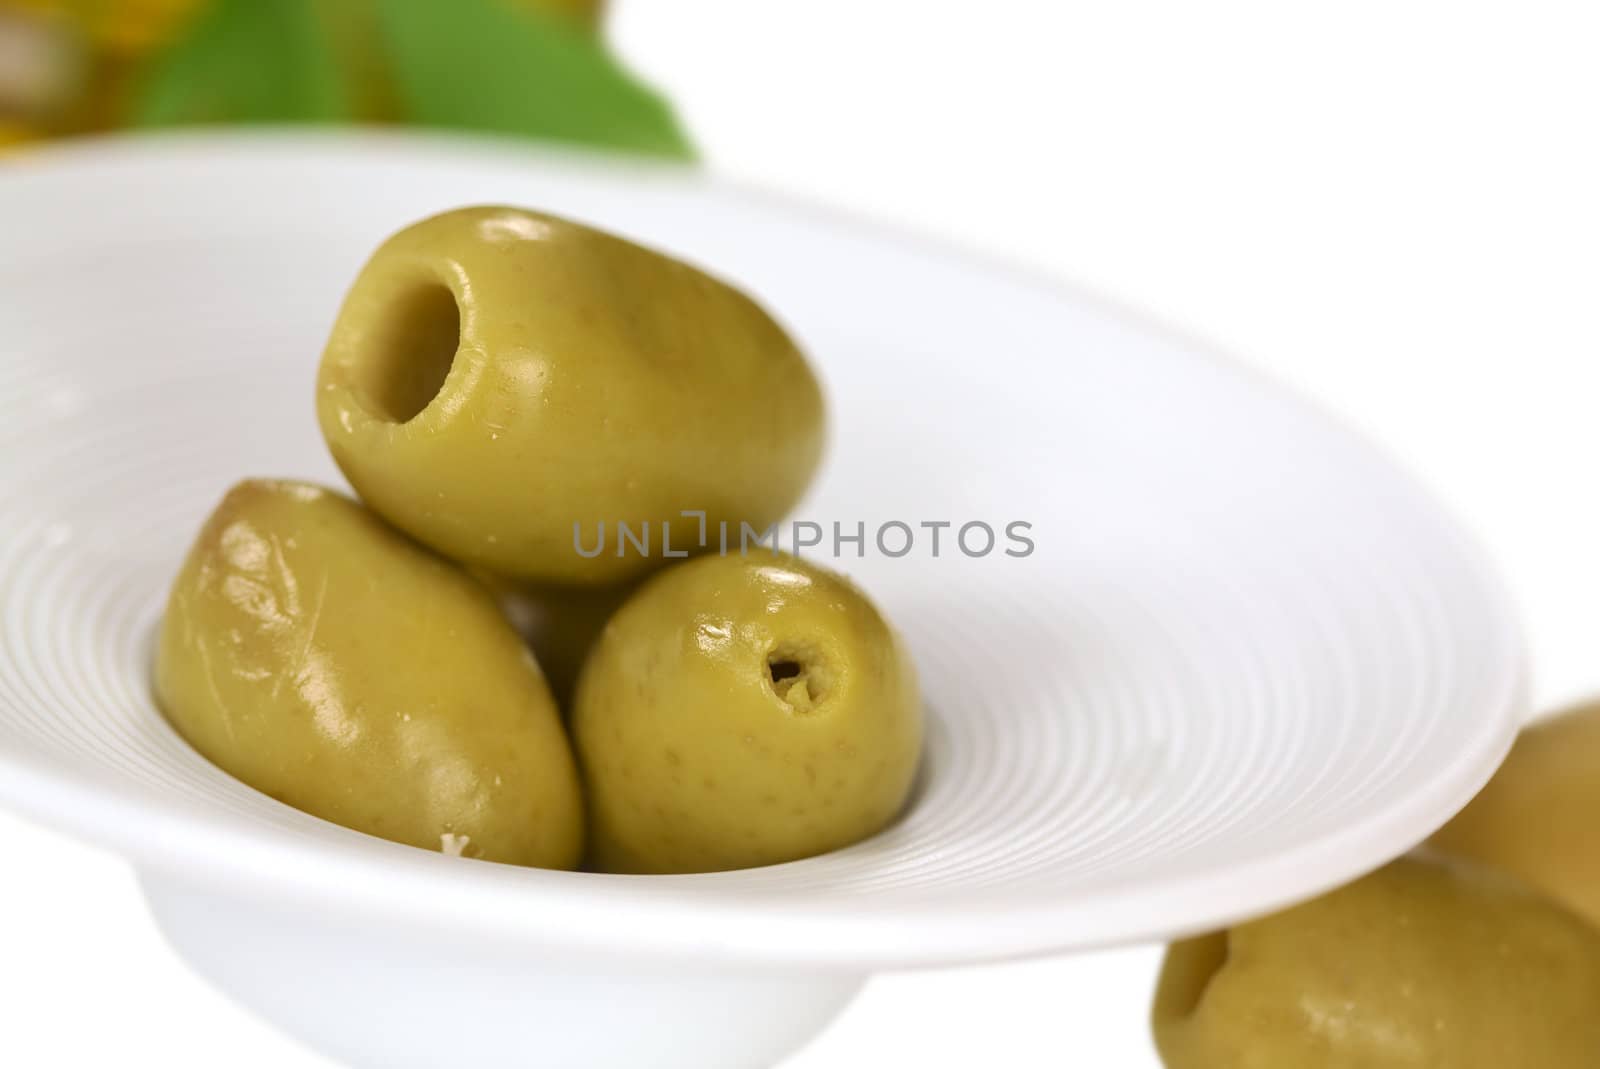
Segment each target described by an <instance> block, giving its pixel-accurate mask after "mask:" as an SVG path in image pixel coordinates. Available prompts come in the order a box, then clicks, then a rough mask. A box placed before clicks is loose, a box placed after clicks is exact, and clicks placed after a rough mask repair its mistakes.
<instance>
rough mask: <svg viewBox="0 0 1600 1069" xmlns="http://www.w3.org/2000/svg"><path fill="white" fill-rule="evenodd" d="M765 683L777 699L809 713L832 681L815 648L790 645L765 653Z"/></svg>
mask: <svg viewBox="0 0 1600 1069" xmlns="http://www.w3.org/2000/svg"><path fill="white" fill-rule="evenodd" d="M767 683H768V685H769V686H771V687H772V691H773V693H774V694H776V695H777V696H778V700H779V701H781V702H783V703H784V704H785V705H788V706H789V707H790V708H792V709H794V710H795V711H796V712H800V713H808V712H810V711H811V710H813V709H815V708H816V707H817V706H818V705H819V704H821V703H822V701H823V699H825V698H826V697H827V696H828V691H829V689H830V687H831V685H832V680H831V678H830V673H829V672H828V670H827V667H826V664H825V662H824V661H823V660H822V658H821V657H819V656H818V655H817V653H816V651H815V650H813V649H811V648H810V647H804V646H799V645H794V644H789V645H783V646H779V647H778V648H777V649H775V650H773V651H772V652H771V653H769V654H767Z"/></svg>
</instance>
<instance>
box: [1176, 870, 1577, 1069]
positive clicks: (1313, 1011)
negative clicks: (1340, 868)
mask: <svg viewBox="0 0 1600 1069" xmlns="http://www.w3.org/2000/svg"><path fill="white" fill-rule="evenodd" d="M1597 1007H1600V932H1597V931H1596V930H1595V929H1593V928H1592V927H1590V926H1589V925H1588V924H1587V923H1585V922H1584V921H1583V920H1582V919H1581V918H1579V917H1578V916H1577V915H1576V914H1573V913H1570V912H1568V911H1567V910H1566V909H1565V908H1563V907H1562V906H1560V905H1559V904H1557V903H1556V902H1554V901H1553V900H1551V899H1549V898H1546V897H1545V896H1544V895H1542V894H1540V893H1538V892H1536V891H1534V890H1532V889H1531V888H1528V887H1527V886H1525V885H1523V884H1521V883H1520V882H1518V881H1516V880H1515V879H1514V878H1512V877H1510V876H1507V875H1505V874H1503V873H1498V872H1494V871H1492V870H1488V869H1482V868H1478V867H1477V866H1473V865H1471V864H1469V863H1465V862H1460V861H1455V860H1450V859H1443V858H1438V857H1431V856H1421V855H1419V856H1414V857H1408V858H1402V859H1401V860H1399V861H1396V862H1394V863H1392V864H1390V865H1388V866H1386V867H1385V868H1382V869H1380V870H1378V871H1377V872H1375V873H1373V874H1372V875H1370V876H1367V877H1365V878H1363V879H1360V880H1357V881H1355V882H1354V883H1352V884H1349V885H1348V886H1346V887H1343V888H1340V889H1339V890H1336V891H1333V892H1331V893H1329V894H1327V895H1324V896H1323V897H1321V898H1318V899H1315V900H1313V901H1311V902H1307V903H1305V904H1304V905H1300V906H1296V907H1294V908H1292V909H1288V910H1285V911H1284V912H1282V913H1278V914H1275V915H1273V916H1270V917H1265V918H1262V919H1260V920H1255V921H1250V922H1248V923H1245V924H1240V925H1236V926H1235V927H1233V928H1231V929H1229V930H1227V931H1225V932H1218V933H1215V934H1212V935H1206V936H1201V937H1199V938H1196V939H1189V940H1185V941H1183V942H1180V943H1175V944H1173V946H1172V947H1171V948H1170V949H1169V951H1168V953H1167V959H1166V962H1165V964H1164V966H1163V968H1162V972H1161V979H1160V982H1159V984H1158V986H1157V989H1156V997H1155V1008H1154V1013H1153V1026H1154V1030H1155V1038H1156V1045H1157V1047H1158V1048H1159V1049H1160V1052H1161V1057H1162V1060H1163V1061H1164V1063H1165V1064H1166V1065H1167V1067H1168V1069H1507V1067H1510V1066H1529V1067H1532V1066H1538V1067H1539V1069H1587V1067H1592V1066H1594V1065H1597V1064H1600V1013H1596V1012H1595V1011H1596V1008H1597Z"/></svg>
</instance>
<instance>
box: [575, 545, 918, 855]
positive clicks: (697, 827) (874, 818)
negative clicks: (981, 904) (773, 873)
mask: <svg viewBox="0 0 1600 1069" xmlns="http://www.w3.org/2000/svg"><path fill="white" fill-rule="evenodd" d="M573 733H574V741H575V742H576V744H577V748H578V755H579V761H580V764H581V765H582V767H583V772H584V780H585V785H586V788H587V790H588V797H589V812H590V821H591V823H590V839H591V844H592V854H591V861H592V863H593V864H594V865H595V866H596V867H598V868H600V869H602V870H604V871H610V872H654V873H669V872H709V871H716V870H723V869H736V868H745V867H749V866H753V865H765V864H772V863H775V862H780V861H790V860H794V859H797V858H803V857H809V856H811V855H814V854H820V853H823V852H825V851H828V850H833V849H836V848H838V847H842V846H847V845H849V844H851V843H853V842H856V841H858V840H860V839H864V838H866V837H867V836H869V835H872V834H873V833H875V832H877V831H879V830H880V829H881V828H883V827H884V826H885V825H886V824H887V823H888V822H889V821H890V820H892V819H893V818H894V817H895V815H896V814H897V813H898V812H899V811H900V808H901V806H902V805H903V803H904V802H905V799H906V794H907V791H908V790H909V788H910V786H911V782H912V778H913V776H914V774H915V772H916V768H917V761H918V756H919V750H920V745H921V737H922V707H921V702H920V700H919V698H918V692H917V680H916V673H915V671H914V669H913V667H912V664H911V660H910V657H909V656H908V654H907V652H906V650H905V648H904V646H903V645H902V643H901V641H900V639H899V638H898V636H897V635H896V634H895V632H894V630H893V629H892V628H891V627H890V626H889V624H888V622H887V621H886V620H885V619H884V618H883V616H882V615H881V614H880V613H879V612H878V610H877V609H876V607H874V606H873V604H872V602H870V601H869V600H868V599H867V598H866V596H865V595H863V594H862V593H861V591H859V590H858V589H856V588H855V587H854V586H853V585H851V584H850V583H849V582H848V581H847V580H845V579H844V578H843V577H841V576H839V575H836V574H834V573H832V572H830V571H828V570H826V569H824V568H821V567H818V566H817V565H814V564H811V563H809V562H805V561H801V560H797V559H795V558H793V557H788V556H773V555H769V554H767V553H757V554H754V555H752V556H748V557H745V556H739V555H729V556H706V557H701V558H698V559H695V560H691V561H688V562H686V563H683V564H679V565H676V566H674V567H672V568H670V569H668V570H667V571H665V572H663V573H661V574H659V575H657V576H655V577H653V578H651V579H650V580H649V581H647V582H646V583H645V584H644V585H643V586H642V587H641V588H640V589H639V590H638V591H637V592H636V593H635V594H634V595H633V596H632V597H631V598H629V599H628V601H627V602H626V603H625V604H624V605H623V606H622V608H621V609H619V610H618V611H617V612H616V613H615V614H614V615H613V616H612V617H611V620H610V622H609V623H607V625H606V628H605V630H604V632H602V634H601V636H600V640H599V642H598V643H597V644H596V646H595V648H594V650H593V651H592V652H591V653H590V655H589V658H588V660H587V661H586V662H585V664H584V668H583V674H582V675H581V676H580V677H579V680H578V694H577V700H576V706H575V708H574V711H573Z"/></svg>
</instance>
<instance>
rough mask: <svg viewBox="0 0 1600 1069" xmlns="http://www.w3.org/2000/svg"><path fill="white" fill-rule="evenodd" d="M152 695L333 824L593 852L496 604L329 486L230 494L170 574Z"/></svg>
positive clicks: (187, 731)
mask: <svg viewBox="0 0 1600 1069" xmlns="http://www.w3.org/2000/svg"><path fill="white" fill-rule="evenodd" d="M155 689H156V696H157V699H158V700H159V702H160V704H161V707H162V709H163V710H164V711H165V713H166V715H167V718H168V720H170V721H171V723H172V725H173V726H174V727H175V728H177V730H178V732H179V733H180V734H181V735H183V737H184V738H185V739H187V740H188V741H189V743H190V744H191V745H193V746H194V748H195V749H196V750H198V751H199V752H200V753H201V754H202V755H204V756H205V757H207V758H209V759H210V760H211V761H212V762H213V763H215V764H216V765H218V766H219V767H221V768H222V769H223V770H224V771H226V772H228V773H230V774H232V775H233V776H235V777H237V778H238V779H240V780H242V781H244V782H245V783H247V784H249V785H250V786H252V787H254V788H256V789H257V790H259V791H262V792H263V793H265V794H269V795H271V796H272V797H274V798H277V799H279V800H280V801H283V802H286V803H288V804H289V805H292V806H295V807H296V808H298V809H302V810H305V811H306V812H308V813H311V814H314V815H316V816H319V817H322V818H324V819H326V820H330V821H333V822H334V823H336V824H342V825H344V826H346V827H349V828H354V829H356V830H357V831H363V832H367V833H368V834H371V835H376V836H380V837H382V838H384V839H391V840H394V841H395V842H401V843H409V844H410V845H412V846H419V847H424V848H428V849H433V850H443V851H446V852H449V853H460V854H464V855H466V856H469V857H478V858H485V859H489V860H493V861H505V862H510V863H513V864H520V865H537V866H542V867H547V868H572V867H574V866H575V865H576V864H577V862H578V860H579V858H580V855H581V853H582V848H583V813H582V798H581V792H580V789H579V786H578V780H577V772H576V767H575V765H574V762H573V760H572V754H571V751H570V749H569V747H568V745H567V741H566V738H565V736H564V735H563V733H562V728H561V723H560V720H559V718H558V716H557V714H556V710H555V703H554V701H553V700H552V699H551V697H550V690H549V688H548V687H547V686H546V685H545V682H544V678H543V676H542V675H541V674H540V672H539V667H538V665H537V663H536V662H535V661H534V659H533V656H532V655H531V654H530V653H529V652H528V650H527V648H526V647H525V646H524V645H523V644H522V641H521V639H519V638H518V636H517V634H516V632H515V631H513V630H512V629H511V627H510V626H509V625H508V624H507V623H506V622H505V620H504V619H503V618H502V617H501V616H500V613H499V610H498V608H497V606H496V605H495V602H494V598H493V597H492V596H491V595H490V594H489V592H488V591H487V590H486V589H485V588H484V587H483V586H482V585H481V584H480V583H478V582H477V580H475V579H473V578H472V577H471V576H469V575H467V574H466V573H465V572H463V571H462V570H461V569H460V568H458V567H457V566H456V565H454V564H451V563H450V562H448V561H446V560H443V559H441V558H439V557H437V556H435V555H434V554H432V553H430V552H428V551H427V550H424V549H422V548H421V547H419V546H417V545H416V544H415V543H413V542H411V541H410V540H409V539H407V538H405V537H404V536H402V535H400V534H398V533H396V532H395V531H393V530H391V529H390V528H389V527H387V526H386V525H384V524H383V523H382V522H381V521H380V520H378V519H377V518H376V517H375V516H373V515H372V514H371V513H369V512H368V511H367V510H365V509H363V508H362V507H361V506H360V505H357V504H356V503H354V502H353V501H350V500H349V499H348V498H345V497H343V496H341V495H339V494H336V493H333V492H332V491H329V490H325V489H322V488H321V487H317V486H311V485H307V484H305V483H293V482H274V481H266V480H248V481H246V482H242V483H240V484H239V485H237V486H235V487H234V488H233V489H232V490H230V491H229V492H228V494H227V496H225V497H224V498H223V499H222V503H221V504H220V505H218V506H217V509H216V511H215V512H213V513H212V514H211V517H210V518H209V519H208V520H207V521H206V523H205V525H204V527H203V528H202V529H201V531H200V535H199V537H198V539H197V540H196V541H195V544H194V547H193V548H192V549H191V550H190V551H189V556H188V558H187V559H186V560H185V561H184V563H183V567H182V570H181V571H180V572H179V573H178V577H177V580H176V581H175V582H174V584H173V587H172V593H171V596H170V598H169V600H168V602H167V612H166V617H165V619H164V620H163V621H162V627H161V637H160V643H159V647H158V650H157V655H156V666H155Z"/></svg>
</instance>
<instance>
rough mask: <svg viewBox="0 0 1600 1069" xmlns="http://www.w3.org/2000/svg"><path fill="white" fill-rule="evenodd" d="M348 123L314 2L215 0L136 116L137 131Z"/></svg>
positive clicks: (158, 73) (147, 90)
mask: <svg viewBox="0 0 1600 1069" xmlns="http://www.w3.org/2000/svg"><path fill="white" fill-rule="evenodd" d="M441 6H443V5H441ZM348 117H350V108H349V105H348V102H347V100H346V93H345V87H344V83H343V80H342V78H341V76H340V73H339V65H338V60H337V58H336V57H335V55H334V53H333V50H332V49H331V48H330V47H329V44H328V40H327V36H326V34H325V32H324V28H323V25H322V23H321V20H320V19H319V18H318V14H317V2H316V0H214V2H213V3H212V4H210V5H209V7H208V9H207V10H206V11H205V12H204V14H202V15H201V16H200V17H199V18H198V19H197V20H196V21H195V23H194V25H193V26H192V27H191V29H190V30H189V32H188V33H187V34H185V35H184V36H183V37H182V38H180V39H179V40H178V41H177V42H175V43H174V44H173V45H172V46H171V47H169V48H168V49H166V50H165V51H164V52H162V53H161V54H160V55H159V56H158V57H157V58H156V59H155V61H154V62H153V64H152V65H151V67H150V68H148V69H147V71H146V72H145V77H144V81H143V85H142V87H141V90H140V92H139V94H138V97H137V99H136V100H135V103H134V108H133V116H132V118H133V122H134V124H135V125H140V126H170V125H176V124H182V123H216V122H295V121H304V122H316V121H331V120H338V119H345V118H348Z"/></svg>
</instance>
